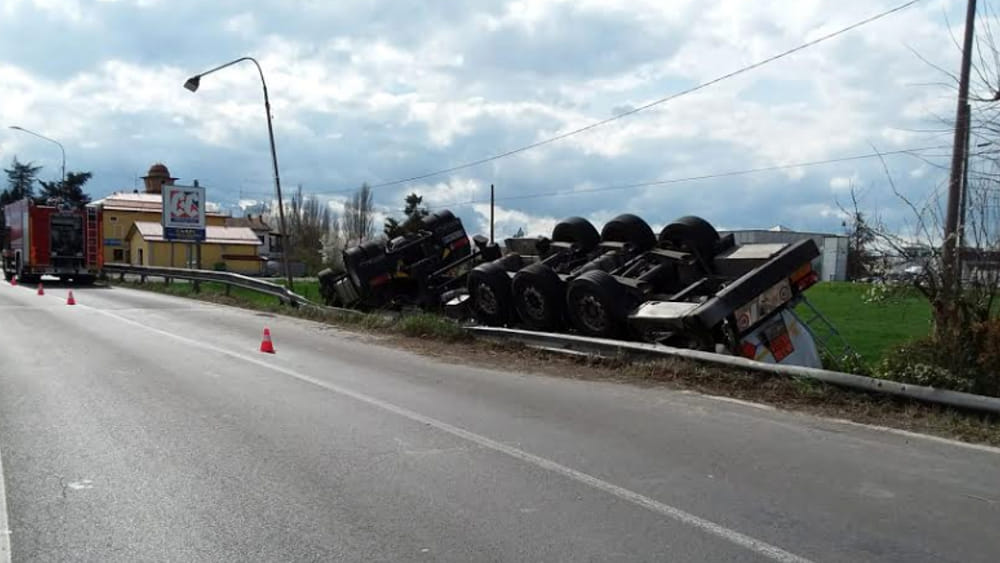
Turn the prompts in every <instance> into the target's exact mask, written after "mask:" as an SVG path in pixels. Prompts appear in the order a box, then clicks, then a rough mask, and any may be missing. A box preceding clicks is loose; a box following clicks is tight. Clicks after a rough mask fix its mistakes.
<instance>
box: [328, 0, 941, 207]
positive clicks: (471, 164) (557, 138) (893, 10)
mask: <svg viewBox="0 0 1000 563" xmlns="http://www.w3.org/2000/svg"><path fill="white" fill-rule="evenodd" d="M920 1H921V0H910V1H909V2H904V3H903V4H900V5H898V6H896V7H895V8H891V9H889V10H886V11H884V12H880V13H878V14H875V15H874V16H870V17H868V18H865V19H863V20H861V21H858V22H855V23H853V24H851V25H849V26H847V27H844V28H841V29H838V30H837V31H834V32H831V33H827V34H825V35H822V36H820V37H817V38H816V39H813V40H811V41H807V42H805V43H802V44H801V45H798V46H796V47H793V48H791V49H788V50H786V51H782V52H780V53H778V54H776V55H772V56H770V57H768V58H766V59H762V60H760V61H757V62H755V63H753V64H750V65H747V66H744V67H742V68H739V69H737V70H734V71H732V72H729V73H726V74H723V75H722V76H719V77H716V78H713V79H712V80H709V81H707V82H702V83H701V84H698V85H696V86H692V87H691V88H687V89H685V90H681V91H680V92H677V93H674V94H671V95H669V96H666V97H664V98H660V99H658V100H654V101H652V102H649V103H647V104H645V105H641V106H639V107H637V108H633V109H630V110H628V111H626V112H622V113H619V114H616V115H613V116H611V117H609V118H607V119H602V120H600V121H595V122H594V123H591V124H589V125H586V126H584V127H580V128H579V129H574V130H572V131H567V132H565V133H561V134H559V135H556V136H554V137H549V138H548V139H544V140H541V141H538V142H535V143H531V144H530V145H525V146H523V147H519V148H516V149H512V150H509V151H506V152H502V153H499V154H495V155H493V156H489V157H486V158H481V159H479V160H474V161H471V162H467V163H465V164H459V165H457V166H452V167H449V168H442V169H440V170H435V171H433V172H427V173H424V174H418V175H416V176H409V177H407V178H400V179H398V180H392V181H389V182H382V183H379V184H373V185H372V186H371V187H372V188H382V187H386V186H395V185H397V184H404V183H406V182H413V181H415V180H423V179H425V178H430V177H432V176H439V175H441V174H447V173H449V172H455V171H458V170H464V169H466V168H472V167H474V166H479V165H480V164H486V163H487V162H493V161H494V160H499V159H501V158H506V157H508V156H512V155H515V154H518V153H522V152H525V151H528V150H531V149H535V148H538V147H541V146H545V145H548V144H551V143H554V142H556V141H560V140H562V139H565V138H567V137H572V136H573V135H578V134H580V133H583V132H585V131H589V130H591V129H595V128H597V127H601V126H602V125H606V124H608V123H611V122H613V121H617V120H619V119H622V118H624V117H628V116H630V115H634V114H637V113H639V112H642V111H645V110H647V109H649V108H652V107H655V106H658V105H660V104H664V103H666V102H669V101H671V100H675V99H677V98H680V97H681V96H686V95H688V94H692V93H694V92H697V91H699V90H702V89H705V88H708V87H709V86H712V85H715V84H718V83H719V82H722V81H724V80H728V79H730V78H733V77H735V76H739V75H741V74H744V73H746V72H749V71H751V70H754V69H757V68H760V67H762V66H764V65H766V64H769V63H772V62H774V61H777V60H779V59H783V58H785V57H787V56H789V55H792V54H794V53H797V52H799V51H802V50H805V49H808V48H809V47H812V46H814V45H818V44H820V43H823V42H824V41H828V40H830V39H833V38H834V37H837V36H838V35H842V34H844V33H847V32H848V31H852V30H854V29H857V28H859V27H861V26H864V25H867V24H869V23H872V22H874V21H877V20H880V19H882V18H884V17H886V16H889V15H892V14H894V13H896V12H899V11H902V10H905V9H906V8H909V7H910V6H912V5H914V4H916V3H917V2H920ZM349 191H353V188H352V189H344V190H336V191H333V192H327V193H341V192H349Z"/></svg>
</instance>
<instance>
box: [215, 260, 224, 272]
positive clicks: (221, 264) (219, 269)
mask: <svg viewBox="0 0 1000 563" xmlns="http://www.w3.org/2000/svg"><path fill="white" fill-rule="evenodd" d="M212 269H213V270H215V271H216V272H225V271H226V263H225V262H216V263H215V264H212Z"/></svg>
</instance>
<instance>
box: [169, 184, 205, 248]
mask: <svg viewBox="0 0 1000 563" xmlns="http://www.w3.org/2000/svg"><path fill="white" fill-rule="evenodd" d="M163 238H164V239H166V240H171V241H174V240H177V241H203V240H205V188H203V187H200V186H176V185H165V186H163Z"/></svg>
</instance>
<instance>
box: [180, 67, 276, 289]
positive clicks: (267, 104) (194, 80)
mask: <svg viewBox="0 0 1000 563" xmlns="http://www.w3.org/2000/svg"><path fill="white" fill-rule="evenodd" d="M243 61H250V62H252V63H253V64H254V66H256V67H257V73H258V74H260V84H261V86H263V88H264V114H265V115H266V116H267V137H268V140H270V142H271V163H272V164H273V165H274V189H275V191H276V192H277V194H278V218H279V220H280V222H281V235H282V238H283V239H287V238H288V231H287V230H286V229H285V204H284V201H283V200H282V199H281V179H280V177H279V175H278V153H277V151H276V150H275V148H274V128H273V127H272V126H271V100H270V99H269V98H268V97H267V82H266V81H265V80H264V71H263V70H261V68H260V63H258V62H257V59H255V58H253V57H240V58H238V59H235V60H232V61H229V62H228V63H225V64H221V65H219V66H217V67H215V68H210V69H208V70H206V71H205V72H202V73H199V74H196V75H194V76H192V77H191V78H188V79H187V81H186V82H185V83H184V87H185V88H187V89H188V90H190V91H192V92H197V91H198V86H200V85H201V77H202V76H207V75H209V74H212V73H213V72H216V71H219V70H222V69H224V68H226V67H228V66H232V65H234V64H236V63H240V62H243ZM288 250H289V249H288V244H287V242H284V244H282V248H281V261H282V265H283V266H284V270H285V279H286V280H287V281H288V289H289V290H294V289H295V288H294V286H293V285H292V270H291V268H290V267H289V265H288Z"/></svg>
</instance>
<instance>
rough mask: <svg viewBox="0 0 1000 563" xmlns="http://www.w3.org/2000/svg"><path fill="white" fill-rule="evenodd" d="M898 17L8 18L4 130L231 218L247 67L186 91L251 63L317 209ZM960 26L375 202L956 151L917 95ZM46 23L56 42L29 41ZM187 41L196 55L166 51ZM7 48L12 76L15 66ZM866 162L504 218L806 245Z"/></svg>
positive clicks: (143, 5)
mask: <svg viewBox="0 0 1000 563" xmlns="http://www.w3.org/2000/svg"><path fill="white" fill-rule="evenodd" d="M891 4H892V3H891V2H890V1H889V0H880V1H878V2H868V1H864V2H863V1H861V0H845V1H844V2H841V3H839V4H838V5H837V6H836V9H834V8H833V7H832V5H830V4H829V3H827V2H820V1H819V0H803V1H801V2H779V3H757V2H755V3H748V2H745V1H742V0H720V1H718V2H715V3H712V4H711V5H703V4H702V3H697V2H693V1H690V0H685V1H672V2H662V1H655V0H642V1H638V0H637V1H635V2H628V3H626V2H612V1H606V0H586V1H580V2H569V1H564V0H544V1H543V0H538V1H530V2H529V1H523V2H510V3H506V4H503V5H495V4H487V5H477V4H465V3H462V4H451V3H447V4H446V5H445V4H442V5H437V4H433V3H429V4H419V5H412V6H402V5H398V4H392V5H391V6H390V5H383V4H381V3H380V2H378V1H376V2H375V3H374V4H365V5H360V4H359V5H355V4H351V3H322V2H314V3H305V4H302V5H301V6H299V7H298V9H296V10H288V9H287V8H286V7H285V6H284V4H283V3H274V4H272V3H267V2H256V3H253V4H250V5H240V6H239V7H234V6H231V5H229V4H223V3H217V4H216V3H210V4H205V3H199V2H193V1H188V0H178V1H177V2H170V3H163V2H160V3H157V2H153V1H149V0H139V1H124V0H123V1H120V2H99V3H96V4H86V5H84V4H83V3H81V2H78V1H76V0H63V1H61V2H57V1H56V0H20V1H15V0H0V99H2V100H4V103H3V104H2V105H0V122H3V123H17V124H20V125H22V126H25V127H29V128H32V129H34V130H38V131H42V132H45V133H46V134H47V135H49V136H52V137H54V138H58V139H59V140H60V141H61V142H63V143H64V144H66V145H67V153H68V157H69V159H70V160H71V162H72V163H73V166H78V167H81V169H93V170H94V171H95V172H97V174H96V175H95V178H94V180H93V183H94V190H95V191H101V190H104V189H109V188H110V187H111V186H109V185H108V184H111V185H113V186H115V187H118V185H119V184H122V183H123V182H124V180H123V179H124V178H129V177H131V176H132V175H133V174H134V173H135V171H137V170H140V171H141V170H144V169H145V168H146V167H148V165H149V163H151V162H152V161H155V160H167V161H170V163H177V164H176V165H175V164H171V169H172V170H174V171H175V174H177V175H181V176H185V177H203V178H212V179H213V185H215V186H218V188H217V189H219V190H229V193H228V196H227V197H228V198H229V199H228V200H227V201H231V202H235V201H236V200H237V199H239V198H238V196H237V194H236V191H237V190H238V189H239V188H240V186H241V184H242V179H243V178H246V177H263V178H268V177H269V176H270V160H269V158H270V155H269V152H268V143H267V137H266V128H265V125H264V120H263V115H262V112H263V107H262V99H261V89H260V87H261V85H260V79H259V77H258V75H257V73H256V70H255V69H254V68H252V65H249V64H246V63H244V64H242V65H239V66H236V67H233V68H229V69H225V70H224V71H220V72H218V73H216V74H212V75H211V76H207V77H205V79H204V80H203V81H202V84H201V89H200V90H199V91H198V92H197V94H191V93H189V92H187V91H186V90H184V89H183V88H181V84H183V82H184V80H185V79H186V78H187V77H188V76H190V75H191V74H192V73H194V72H198V71H201V70H205V69H206V68H210V67H212V66H213V65H216V64H220V63H222V62H225V60H226V59H227V58H228V57H235V56H240V55H243V54H257V55H258V57H259V60H260V62H261V65H262V67H263V70H264V73H265V76H266V78H267V81H268V88H269V93H270V96H271V102H272V111H271V113H272V115H273V117H274V127H275V138H276V139H275V140H276V144H277V146H278V153H279V159H280V162H281V167H282V176H283V179H284V180H285V182H286V183H289V184H290V185H294V184H295V183H300V182H301V183H303V184H304V185H305V186H306V189H307V191H309V190H310V189H311V190H315V191H317V192H323V191H333V190H342V189H344V188H345V187H352V186H357V185H358V184H360V183H361V182H362V181H369V182H371V183H378V182H380V181H385V180H392V179H396V178H399V177H405V176H411V175H418V174H420V173H422V172H426V171H429V170H434V169H440V168H447V167H450V166H453V165H455V164H459V163H462V162H468V161H472V160H477V159H481V158H483V157H486V156H489V155H491V154H495V153H497V152H502V151H505V150H509V149H512V148H516V147H518V146H522V145H524V144H527V143H531V142H535V141H539V140H543V139H545V138H547V137H549V136H552V135H556V134H559V133H562V132H564V131H567V130H570V129H574V128H577V127H581V126H584V125H587V124H590V123H593V122H594V121H597V120H600V119H604V118H607V117H608V116H610V115H612V114H614V113H616V112H620V111H623V110H625V109H628V108H633V107H637V106H639V105H641V104H643V103H647V102H649V101H651V100H654V99H657V98H661V97H663V96H666V95H669V94H671V93H674V92H679V91H682V90H684V89H685V88H688V87H690V86H692V85H694V84H697V83H699V82H702V81H705V80H709V79H712V78H715V77H716V76H719V75H721V74H723V73H725V72H728V71H731V70H734V69H736V68H738V67H740V66H741V65H744V64H747V63H750V62H753V61H756V60H760V59H762V58H764V57H767V56H770V55H772V54H774V53H777V52H779V51H781V50H783V49H787V48H788V47H790V46H793V45H795V44H797V43H800V42H802V41H803V40H806V39H810V38H815V37H818V36H819V35H822V34H823V33H827V32H829V31H831V30H833V29H836V28H839V27H842V26H843V25H846V24H847V23H850V22H852V21H856V20H858V19H860V18H862V17H866V16H868V15H871V14H873V13H875V12H877V11H879V10H882V9H885V8H886V7H888V6H890V5H891ZM957 10H958V8H956V6H955V5H954V3H945V2H941V1H936V2H927V3H922V4H918V5H916V6H914V7H912V8H910V9H907V10H904V11H903V12H900V13H899V14H895V15H893V16H890V17H889V18H886V19H884V20H882V21H879V22H875V23H873V24H870V25H868V26H865V27H863V28H860V29H858V30H856V31H853V32H850V33H849V34H845V35H844V36H842V37H839V38H837V39H834V40H831V41H829V42H826V43H823V44H822V45H818V46H816V47H814V48H811V49H808V50H805V51H802V52H800V53H796V54H795V55H792V56H790V57H787V58H785V59H782V60H780V61H777V62H775V63H772V64H770V65H767V66H764V67H761V68H759V69H757V70H754V71H753V72H750V73H747V74H745V75H741V76H739V77H736V78H733V79H731V80H727V81H725V82H722V83H720V84H718V85H715V86H712V87H709V88H706V89H704V90H702V91H699V92H697V93H694V94H691V95H687V96H684V97H681V98H678V99H676V100H672V101H670V102H667V103H665V104H662V105H661V106H659V107H657V108H655V109H651V110H648V111H646V112H643V113H640V114H638V115H634V116H630V117H626V118H624V119H622V120H619V121H617V122H616V123H613V124H609V125H607V126H604V127H601V128H598V129H595V130H593V131H590V132H587V133H584V134H581V135H578V136H575V137H572V138H570V139H566V140H564V141H560V142H557V143H553V144H551V145H547V146H545V147H542V148H539V149H536V150H532V151H528V152H525V153H522V154H519V155H517V156H514V157H511V158H509V159H504V160H501V161H498V162H495V163H492V164H491V165H489V166H481V167H475V168H471V169H466V170H462V171H460V172H458V173H457V175H450V176H442V177H440V178H438V177H434V178H429V179H426V180H423V181H420V182H416V183H413V184H404V185H400V186H394V187H386V188H380V189H378V190H376V192H375V193H376V199H377V202H378V203H379V205H380V206H382V209H383V213H390V212H391V210H393V209H396V208H399V207H401V206H402V196H403V195H405V193H408V192H410V191H417V192H418V193H422V194H424V195H425V198H426V201H428V203H430V204H432V205H439V204H443V203H452V202H463V201H470V200H477V201H478V200H481V199H482V198H484V197H486V195H487V193H488V192H487V190H488V186H489V184H490V183H496V184H497V185H498V186H500V187H501V189H502V191H503V194H504V195H505V196H518V195H525V194H530V193H538V192H558V191H565V190H573V189H587V188H590V187H600V186H608V185H617V184H623V183H631V182H637V181H645V180H652V179H657V178H665V177H683V176H698V175H704V174H709V173H713V172H720V171H727V170H739V169H742V168H752V167H767V166H773V165H779V164H788V163H794V162H799V161H809V160H822V159H828V158H837V157H841V156H845V155H855V154H860V153H866V152H870V150H871V148H870V145H871V144H874V145H876V146H878V147H879V149H881V150H894V149H899V148H905V147H908V146H915V145H919V146H928V145H935V144H939V143H944V144H946V143H947V138H946V136H945V137H944V138H939V137H935V136H934V135H933V134H928V133H924V132H923V130H925V129H928V128H930V127H939V128H940V127H942V123H941V122H939V121H938V119H939V118H943V119H944V120H947V119H948V118H949V115H950V113H951V112H953V111H954V99H953V94H952V92H951V91H950V90H949V89H948V88H941V87H934V86H928V85H927V84H930V83H933V82H936V81H941V80H942V77H941V75H940V73H938V71H936V70H934V69H933V68H931V67H929V66H928V65H926V64H925V63H923V62H921V61H920V60H919V59H917V57H915V56H914V55H913V53H912V52H910V50H909V49H910V48H913V49H914V50H916V51H918V52H920V53H921V54H922V55H924V56H926V57H927V58H929V59H930V60H932V62H934V63H935V64H937V65H940V66H942V67H943V68H948V69H950V68H954V67H955V66H956V61H957V53H956V52H955V49H954V47H953V45H952V43H951V38H950V37H949V34H948V29H947V28H946V25H947V24H946V22H945V18H944V16H943V14H945V13H947V14H948V17H949V18H951V20H952V21H953V22H955V21H959V20H960V18H954V17H952V16H953V15H954V14H955V12H956V11H957ZM39 14H41V15H42V16H43V17H42V18H40V19H41V20H44V21H45V22H46V25H48V24H49V23H51V21H56V22H57V23H58V25H59V27H58V30H52V33H44V34H43V33H37V32H34V28H32V27H31V26H32V25H38V26H42V24H41V23H38V20H39V18H38V17H36V16H38V15H39ZM153 24H155V25H153ZM42 28H43V29H44V27H42ZM94 30H99V31H98V32H95V31H94ZM177 37H184V38H186V40H185V41H184V42H171V41H170V38H177ZM67 44H69V45H73V46H74V48H73V49H69V50H68V49H67V48H66V45H67ZM209 44H211V46H212V49H206V45H209ZM154 46H155V47H154ZM15 47H23V49H22V50H21V52H22V53H23V54H24V56H15V55H14V54H12V53H14V52H15V50H16V49H15ZM211 53H216V54H214V55H213V54H211ZM943 126H944V127H946V126H947V124H946V123H945V124H944V125H943ZM45 150H46V149H44V148H43V147H41V146H39V145H38V143H36V141H34V140H30V139H29V138H25V137H24V136H20V135H13V134H11V135H0V151H3V152H2V154H0V158H4V159H6V158H8V157H9V156H10V155H12V154H18V155H19V156H23V157H24V159H26V160H36V161H39V162H42V163H44V164H45V165H46V166H50V165H51V162H52V155H50V154H49V152H43V151H45ZM911 160H912V159H911V157H905V156H903V157H893V160H891V161H890V165H891V167H892V169H893V170H895V169H897V168H899V169H900V170H904V171H905V172H903V173H902V176H901V181H902V182H904V184H905V183H909V185H910V186H911V187H907V185H904V186H903V189H904V190H905V189H912V190H915V191H920V190H924V191H926V189H925V188H926V183H928V182H930V183H933V182H934V181H936V179H937V178H938V176H939V175H940V171H939V170H937V169H934V168H932V167H926V166H920V167H919V168H914V166H917V163H914V162H912V161H911ZM868 164H869V163H864V162H862V163H856V162H852V163H846V164H843V165H829V166H824V167H800V168H792V169H788V170H784V171H781V172H775V173H769V174H762V175H757V176H753V177H733V178H726V179H720V180H719V181H716V182H699V183H688V184H677V185H670V186H664V187H661V188H657V189H653V188H649V189H635V190H625V191H609V192H595V193H584V194H580V195H579V196H575V197H560V198H554V197H553V198H548V197H546V198H536V199H517V200H509V201H508V202H504V203H503V205H504V207H503V212H504V214H505V215H504V217H503V220H504V221H505V223H504V225H509V226H511V227H513V228H512V231H511V232H513V230H516V228H517V226H522V227H530V228H531V229H536V230H538V232H539V233H541V234H546V232H547V230H550V229H551V226H552V225H553V224H554V221H556V220H557V218H562V217H564V216H567V215H585V216H588V217H593V218H597V219H601V220H606V219H607V218H610V217H611V216H613V215H614V214H617V213H619V212H622V211H634V212H639V213H641V214H643V215H644V216H647V217H648V219H649V221H650V222H651V223H658V224H662V223H664V222H666V221H668V220H670V219H672V218H673V217H676V216H679V215H682V214H684V213H687V212H698V213H702V214H705V215H710V216H712V217H713V218H714V219H715V220H716V221H722V222H726V223H733V224H735V223H742V222H744V221H746V218H747V217H752V218H753V222H757V223H761V224H774V223H777V222H783V223H792V222H794V219H796V218H801V222H802V223H803V225H802V226H803V227H808V226H809V225H816V226H817V227H816V228H820V227H823V226H829V225H831V224H834V222H835V221H836V214H835V213H831V212H830V211H829V209H828V207H829V206H830V205H831V204H832V200H833V199H834V197H835V196H836V195H837V194H838V193H841V192H842V191H843V190H844V189H846V187H845V184H844V182H849V181H852V180H853V181H857V182H860V181H861V180H862V179H868V178H874V179H876V180H872V181H874V182H878V181H879V180H877V179H880V178H882V174H881V172H880V171H879V170H878V165H877V164H876V163H871V164H872V166H871V167H867V168H866V166H868ZM71 167H72V166H71ZM918 171H920V172H918ZM789 194H791V195H789ZM248 199H254V198H248ZM824 206H826V207H824ZM470 209H471V212H472V213H473V214H474V215H473V217H472V218H469V220H468V221H467V222H469V223H478V224H479V225H482V224H483V223H482V220H483V215H482V213H481V211H482V206H481V205H476V206H473V207H471V208H470V207H464V208H462V209H460V210H459V211H461V212H464V213H469V212H470ZM824 210H825V211H824ZM515 224H517V226H514V225H515ZM505 228H506V227H505Z"/></svg>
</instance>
